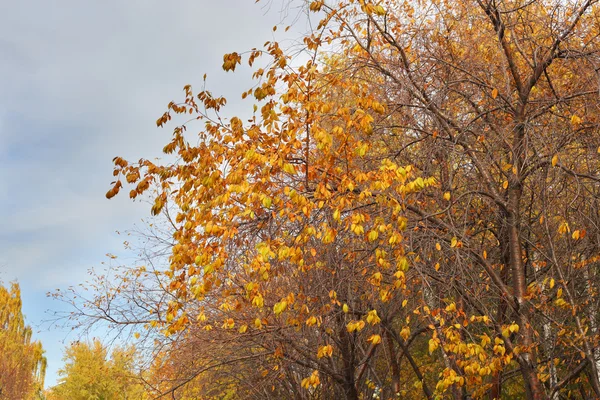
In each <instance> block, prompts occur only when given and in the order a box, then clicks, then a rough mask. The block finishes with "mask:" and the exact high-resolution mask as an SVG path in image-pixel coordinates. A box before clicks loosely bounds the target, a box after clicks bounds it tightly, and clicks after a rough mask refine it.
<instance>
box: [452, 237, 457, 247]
mask: <svg viewBox="0 0 600 400" xmlns="http://www.w3.org/2000/svg"><path fill="white" fill-rule="evenodd" d="M457 244H458V239H457V238H456V237H453V238H452V240H451V241H450V247H456V245H457Z"/></svg>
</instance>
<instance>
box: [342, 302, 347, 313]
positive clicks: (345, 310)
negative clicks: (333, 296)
mask: <svg viewBox="0 0 600 400" xmlns="http://www.w3.org/2000/svg"><path fill="white" fill-rule="evenodd" d="M342 310H343V311H344V312H345V313H347V312H348V304H345V303H344V305H343V306H342Z"/></svg>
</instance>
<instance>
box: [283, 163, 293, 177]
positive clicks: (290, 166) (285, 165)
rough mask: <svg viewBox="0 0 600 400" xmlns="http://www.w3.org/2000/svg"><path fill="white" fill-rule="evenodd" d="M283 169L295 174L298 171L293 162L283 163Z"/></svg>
mask: <svg viewBox="0 0 600 400" xmlns="http://www.w3.org/2000/svg"><path fill="white" fill-rule="evenodd" d="M283 170H284V171H285V172H287V173H288V174H290V175H293V174H295V173H296V168H295V167H294V166H293V165H292V164H289V163H285V164H283Z"/></svg>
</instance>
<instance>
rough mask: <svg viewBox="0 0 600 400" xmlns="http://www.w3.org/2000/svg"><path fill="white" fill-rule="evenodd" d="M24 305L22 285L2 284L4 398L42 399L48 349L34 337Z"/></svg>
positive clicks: (0, 383)
mask: <svg viewBox="0 0 600 400" xmlns="http://www.w3.org/2000/svg"><path fill="white" fill-rule="evenodd" d="M21 305H22V303H21V290H20V288H19V285H18V284H16V283H13V284H11V285H10V288H6V287H4V286H2V285H0V399H26V400H29V399H34V398H38V397H37V396H38V395H39V394H40V393H41V390H42V389H43V387H44V377H45V375H46V358H45V357H44V350H43V349H42V344H41V343H40V342H38V341H33V340H32V338H31V335H32V330H31V327H29V326H27V325H25V318H24V317H23V312H22V310H21Z"/></svg>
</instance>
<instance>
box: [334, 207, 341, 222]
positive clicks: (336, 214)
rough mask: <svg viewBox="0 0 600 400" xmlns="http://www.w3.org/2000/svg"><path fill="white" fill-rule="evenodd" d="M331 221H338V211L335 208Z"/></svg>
mask: <svg viewBox="0 0 600 400" xmlns="http://www.w3.org/2000/svg"><path fill="white" fill-rule="evenodd" d="M333 219H334V220H336V221H339V220H340V210H338V209H337V208H336V209H335V211H334V212H333Z"/></svg>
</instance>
